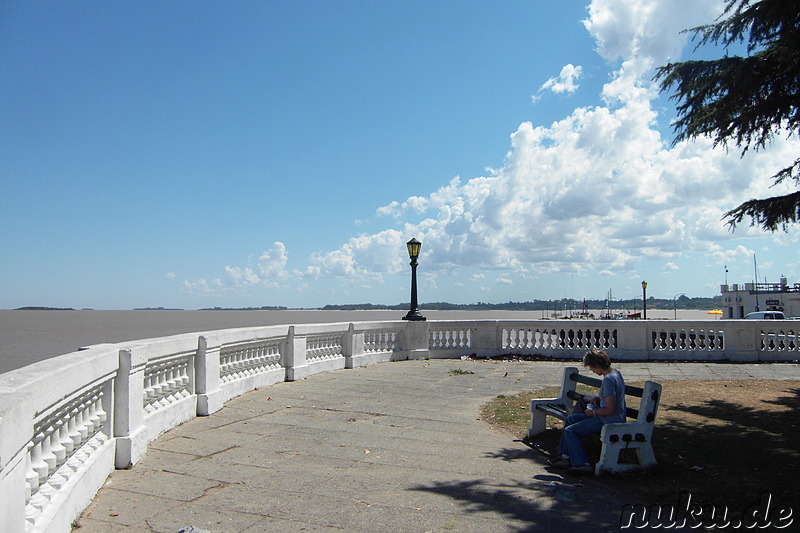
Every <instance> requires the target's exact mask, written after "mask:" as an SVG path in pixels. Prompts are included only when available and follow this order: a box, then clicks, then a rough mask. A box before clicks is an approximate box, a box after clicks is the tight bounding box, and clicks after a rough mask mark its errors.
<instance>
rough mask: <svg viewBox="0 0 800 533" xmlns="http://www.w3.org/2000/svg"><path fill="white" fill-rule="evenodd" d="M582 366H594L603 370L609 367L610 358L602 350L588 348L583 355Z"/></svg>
mask: <svg viewBox="0 0 800 533" xmlns="http://www.w3.org/2000/svg"><path fill="white" fill-rule="evenodd" d="M583 366H594V367H597V368H601V369H603V370H605V369H606V368H611V359H609V358H608V355H607V354H606V352H604V351H603V350H589V351H588V352H586V354H585V355H584V356H583Z"/></svg>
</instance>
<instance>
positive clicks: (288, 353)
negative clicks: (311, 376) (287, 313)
mask: <svg viewBox="0 0 800 533" xmlns="http://www.w3.org/2000/svg"><path fill="white" fill-rule="evenodd" d="M284 352H285V355H284V361H283V366H284V367H286V381H296V380H298V379H303V378H305V377H307V372H306V370H307V369H308V363H307V362H306V337H305V336H303V337H297V336H295V333H294V326H289V334H288V335H287V336H286V350H284Z"/></svg>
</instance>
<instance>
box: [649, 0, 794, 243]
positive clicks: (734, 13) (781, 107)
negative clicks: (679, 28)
mask: <svg viewBox="0 0 800 533" xmlns="http://www.w3.org/2000/svg"><path fill="white" fill-rule="evenodd" d="M725 16H727V18H722V17H725ZM687 31H689V32H691V33H693V34H694V39H695V42H696V43H697V47H700V46H703V45H707V44H712V43H715V44H720V45H722V46H723V47H725V49H726V51H727V49H728V48H729V47H730V46H732V45H734V44H738V43H745V42H746V43H747V56H746V57H740V56H731V55H728V54H727V53H726V55H725V56H724V57H721V58H719V59H716V60H709V61H685V62H681V63H669V64H668V65H665V66H663V67H660V68H659V69H658V71H657V74H656V79H657V80H660V83H661V90H662V91H669V90H671V89H673V90H674V92H673V94H672V96H671V99H673V100H675V101H677V102H678V105H677V111H678V115H679V118H678V120H677V121H676V122H675V124H674V130H675V133H676V137H675V142H679V141H682V140H687V139H693V138H696V137H699V136H709V137H710V138H712V139H714V142H715V144H718V145H722V146H724V147H726V148H727V147H728V145H729V144H733V145H735V146H736V147H738V148H740V149H741V150H742V155H744V153H745V152H747V150H749V149H750V148H753V149H754V150H760V149H763V148H765V147H766V145H767V144H768V143H769V142H770V141H771V140H772V139H773V138H774V136H775V135H779V134H782V133H788V134H789V135H796V134H797V131H798V126H800V2H798V1H797V0H759V1H753V0H727V4H726V7H725V10H724V11H723V13H722V15H721V17H720V19H718V20H717V22H716V23H714V24H709V25H704V26H699V27H697V28H692V29H690V30H687ZM772 179H773V181H774V182H775V183H776V184H777V183H780V182H782V181H784V180H786V179H791V180H794V181H795V183H796V184H798V185H800V158H798V159H796V160H795V161H794V162H793V163H792V164H790V165H789V166H787V167H785V168H784V169H782V170H780V171H779V172H778V173H776V174H775V175H773V176H772ZM745 217H749V218H750V219H751V225H758V226H760V227H762V228H764V229H766V230H769V231H775V230H777V229H779V228H781V229H783V230H786V226H787V224H790V223H796V222H797V221H798V219H800V193H792V194H788V195H784V196H775V197H771V198H763V199H752V200H748V201H747V202H745V203H743V204H742V205H740V206H738V207H736V208H734V209H732V210H731V211H728V212H727V213H726V214H725V218H727V220H728V224H729V226H730V227H731V228H735V227H736V225H737V224H739V223H740V222H741V221H742V220H743V219H744V218H745Z"/></svg>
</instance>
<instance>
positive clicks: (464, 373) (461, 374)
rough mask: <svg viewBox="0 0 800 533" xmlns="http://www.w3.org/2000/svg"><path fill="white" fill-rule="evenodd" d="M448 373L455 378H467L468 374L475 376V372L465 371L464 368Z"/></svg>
mask: <svg viewBox="0 0 800 533" xmlns="http://www.w3.org/2000/svg"><path fill="white" fill-rule="evenodd" d="M448 373H449V374H452V375H454V376H466V375H468V374H474V373H475V372H473V371H471V370H464V369H463V368H454V369H453V370H451V371H450V372H448Z"/></svg>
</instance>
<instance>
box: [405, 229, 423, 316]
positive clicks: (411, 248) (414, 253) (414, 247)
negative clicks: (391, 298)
mask: <svg viewBox="0 0 800 533" xmlns="http://www.w3.org/2000/svg"><path fill="white" fill-rule="evenodd" d="M406 247H408V257H410V258H411V263H410V265H411V304H410V306H409V310H408V313H407V314H406V316H404V317H403V320H425V317H424V316H422V315H421V314H420V313H419V306H418V305H417V258H418V257H419V251H420V248H422V243H421V242H419V241H418V240H417V239H411V240H410V241H408V242H407V243H406Z"/></svg>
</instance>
